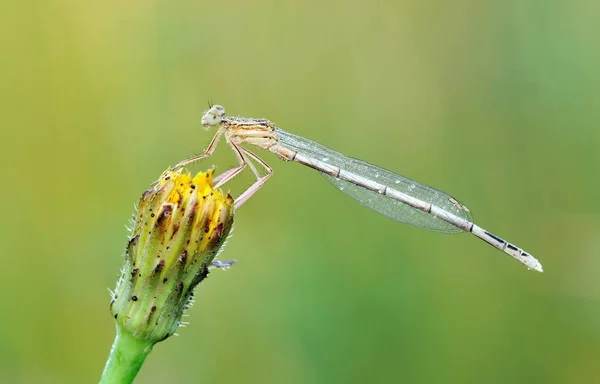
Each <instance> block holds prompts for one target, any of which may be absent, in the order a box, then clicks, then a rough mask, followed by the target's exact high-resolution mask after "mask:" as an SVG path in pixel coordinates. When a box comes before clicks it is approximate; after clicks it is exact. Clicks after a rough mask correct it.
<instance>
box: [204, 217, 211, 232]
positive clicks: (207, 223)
mask: <svg viewBox="0 0 600 384" xmlns="http://www.w3.org/2000/svg"><path fill="white" fill-rule="evenodd" d="M208 231H210V219H206V224H205V225H204V233H208Z"/></svg>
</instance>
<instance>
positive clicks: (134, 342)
mask: <svg viewBox="0 0 600 384" xmlns="http://www.w3.org/2000/svg"><path fill="white" fill-rule="evenodd" d="M154 343H155V342H154V341H149V340H141V339H137V338H135V337H133V336H132V335H131V334H130V333H129V332H127V331H125V330H123V329H121V327H119V326H117V336H116V337H115V341H114V343H113V345H112V348H111V350H110V355H109V356H108V360H107V361H106V366H105V367H104V372H102V378H101V379H100V384H113V383H131V382H133V379H134V378H135V376H136V375H137V373H138V371H139V370H140V368H141V367H142V364H143V363H144V360H145V359H146V356H148V354H149V353H150V352H151V351H152V347H153V346H154Z"/></svg>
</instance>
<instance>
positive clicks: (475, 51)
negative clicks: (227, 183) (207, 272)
mask: <svg viewBox="0 0 600 384" xmlns="http://www.w3.org/2000/svg"><path fill="white" fill-rule="evenodd" d="M599 12H600V3H598V2H593V1H589V0H587V1H586V0H581V1H570V2H563V1H554V0H545V1H542V0H538V1H534V0H531V1H517V0H509V1H495V2H492V1H486V2H481V1H473V0H472V1H466V0H463V1H460V0H459V1H452V2H447V1H417V0H407V1H397V2H388V1H383V0H379V1H371V2H366V1H365V2H360V1H354V2H348V1H339V2H333V1H330V2H327V1H293V2H281V1H256V2H246V1H221V2H202V1H179V2H167V1H151V2H149V1H130V2H126V3H123V2H120V1H104V2H82V1H75V0H63V1H60V0H56V1H8V2H3V3H2V5H0V32H1V33H0V36H2V37H1V38H0V39H2V40H3V41H2V48H1V49H2V50H1V57H0V69H1V70H0V79H1V83H0V84H1V89H0V111H1V113H0V119H1V124H2V127H1V132H2V133H1V139H2V151H0V153H1V156H2V158H1V166H2V173H3V175H4V176H3V182H2V188H1V189H0V193H1V196H0V197H1V198H2V202H3V208H2V210H3V217H2V221H1V222H0V228H1V231H0V246H1V247H2V248H1V252H2V267H1V268H0V284H1V288H2V316H1V317H0V318H1V320H0V321H1V323H0V325H1V327H0V341H1V342H0V381H1V382H4V383H40V382H47V383H65V382H74V383H75V382H81V383H83V382H96V381H97V380H98V379H99V377H100V373H101V371H102V368H103V365H104V362H105V359H106V357H107V355H108V351H109V348H110V345H111V343H112V339H113V336H114V325H113V321H112V318H111V317H110V314H109V310H108V304H109V294H108V290H107V289H108V288H111V289H112V288H114V285H115V281H116V277H117V274H118V271H119V268H120V265H121V256H122V251H123V249H124V247H125V243H126V240H127V231H126V229H125V225H126V224H127V223H128V220H129V217H130V215H131V214H132V211H133V203H134V202H135V201H136V200H137V198H138V197H139V195H140V194H141V192H142V191H143V190H144V189H145V188H147V187H148V186H149V184H150V183H151V182H152V181H153V180H154V179H156V178H157V177H158V176H159V175H160V173H161V172H162V171H163V170H164V169H166V168H167V167H168V166H169V165H172V164H174V163H176V162H177V161H179V160H181V159H183V158H185V157H188V156H190V155H192V154H195V153H199V152H201V151H202V150H203V149H204V147H205V146H206V145H207V144H208V142H209V140H210V138H211V134H212V133H213V132H210V133H208V132H205V131H204V130H202V129H201V126H200V117H201V116H202V113H203V111H204V110H205V109H206V108H207V104H208V103H207V101H208V99H209V98H210V99H211V100H212V101H213V102H215V103H219V104H222V105H224V106H225V107H226V108H227V110H228V112H229V113H230V114H232V115H243V116H249V117H268V118H269V119H271V120H272V121H274V122H276V123H277V124H278V125H279V126H280V127H282V128H283V129H285V130H287V131H290V132H293V133H296V134H300V135H303V136H306V137H309V138H312V139H314V140H317V141H319V142H321V143H323V144H325V145H328V146H330V147H333V148H335V149H337V150H339V151H341V152H343V153H346V154H348V155H351V156H354V157H359V158H362V159H365V160H367V161H369V162H372V163H375V164H378V165H380V166H382V167H385V168H388V169H391V170H394V171H396V172H399V173H401V174H403V175H405V176H408V177H411V178H414V179H417V180H419V181H421V182H423V183H426V184H429V185H432V186H434V187H436V188H439V189H441V190H443V191H446V192H448V193H451V194H453V195H454V196H456V197H457V198H458V199H460V200H461V201H462V202H464V203H465V204H467V205H468V206H469V208H470V209H471V211H472V212H474V216H475V219H476V222H477V223H478V224H480V225H481V226H483V227H484V228H486V229H489V230H490V231H492V232H494V233H497V234H498V235H500V236H502V237H504V238H506V239H508V240H509V241H512V242H514V243H516V244H517V245H519V246H521V247H523V248H525V249H526V250H527V251H529V252H531V253H532V254H534V255H535V256H537V257H538V258H539V259H540V261H541V262H542V263H543V265H544V269H545V271H546V272H544V273H543V274H538V273H534V272H528V271H527V270H526V269H525V268H524V267H523V266H522V265H520V264H519V263H517V262H515V261H514V260H512V259H510V258H509V257H508V256H506V255H504V254H503V253H501V252H499V251H497V250H494V249H493V248H491V247H489V246H487V245H485V244H483V243H482V242H480V241H477V240H476V239H474V238H473V237H472V236H468V235H462V236H445V235H441V234H437V233H434V232H428V231H424V230H421V229H418V228H414V227H411V226H407V225H403V224H400V223H396V222H393V221H391V220H389V219H387V218H385V217H382V216H379V215H377V214H375V213H373V212H371V211H369V210H367V209H365V208H363V207H361V206H360V205H358V204H357V203H355V202H354V201H352V200H351V199H350V198H348V197H346V196H344V195H343V194H340V193H339V192H338V191H336V190H335V188H333V187H331V186H330V185H329V184H328V183H327V182H326V180H325V179H324V178H323V177H321V176H320V175H319V174H318V173H316V172H314V171H312V170H310V169H308V168H305V167H302V166H300V165H298V164H292V163H284V162H281V161H279V160H278V159H277V158H276V157H275V156H273V155H271V154H268V153H261V155H262V157H263V158H264V159H265V160H266V161H268V162H269V163H270V165H271V166H272V167H273V168H274V169H275V176H274V177H273V178H271V180H270V181H269V182H268V183H267V185H266V186H265V187H264V188H263V189H262V190H261V191H260V192H259V193H258V194H257V195H256V196H255V197H253V198H252V199H251V200H250V201H249V202H248V203H247V204H246V205H245V206H244V207H243V208H242V209H241V210H239V211H238V213H237V219H236V227H235V231H234V235H233V237H232V238H231V239H230V241H229V244H228V246H227V248H226V249H225V251H224V252H223V253H222V254H221V256H220V258H221V259H223V260H226V259H231V258H235V259H237V260H238V264H237V265H235V267H234V268H232V269H230V270H229V271H227V272H221V271H215V272H214V273H213V274H211V278H210V279H208V280H207V281H206V282H205V283H204V284H203V285H202V286H201V287H200V289H199V290H198V291H197V302H196V305H195V306H194V307H193V308H192V310H191V311H190V312H189V314H190V317H189V318H188V320H189V321H190V322H191V324H190V326H188V327H187V328H183V329H181V330H180V332H179V334H180V335H181V337H179V338H171V339H169V340H167V341H165V342H164V343H161V344H159V345H157V347H156V348H155V351H154V352H153V353H152V354H151V355H150V356H149V358H148V360H147V361H146V364H145V365H144V367H143V368H142V371H141V373H140V375H139V376H138V382H140V383H164V382H177V383H192V382H205V383H364V382H373V383H389V382H405V383H466V382H485V383H507V382H528V383H591V382H598V381H600V366H599V365H598V360H599V359H600V280H599V278H598V274H599V272H600V259H599V258H598V254H599V252H600V238H599V236H598V234H599V231H600V203H599V199H598V196H599V191H600V185H599V181H598V168H599V166H600V155H598V152H597V151H598V146H599V144H600V132H599V127H600V71H599V70H598V68H600V45H599V44H598V36H599V34H600V24H598V14H599ZM218 152H219V153H218V154H217V156H216V157H215V159H213V160H210V161H208V162H206V163H204V164H203V165H202V167H204V168H208V167H210V166H211V165H212V164H215V165H216V166H218V169H221V170H223V169H225V168H226V167H227V166H231V165H233V164H234V158H233V156H232V155H231V153H230V151H229V150H228V149H227V148H226V146H225V145H222V146H220V147H219V150H218ZM243 182H244V183H246V184H247V183H249V182H250V178H249V177H247V176H246V179H244V181H243ZM242 187H243V186H242ZM239 191H240V190H239V189H238V188H237V187H236V189H235V190H234V192H239Z"/></svg>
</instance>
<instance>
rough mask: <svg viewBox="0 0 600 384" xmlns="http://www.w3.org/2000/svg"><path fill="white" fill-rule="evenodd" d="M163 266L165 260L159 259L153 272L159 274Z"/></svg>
mask: <svg viewBox="0 0 600 384" xmlns="http://www.w3.org/2000/svg"><path fill="white" fill-rule="evenodd" d="M164 267H165V261H164V260H161V261H159V262H158V264H157V265H156V268H154V274H155V275H156V274H159V273H160V271H162V270H163V268H164Z"/></svg>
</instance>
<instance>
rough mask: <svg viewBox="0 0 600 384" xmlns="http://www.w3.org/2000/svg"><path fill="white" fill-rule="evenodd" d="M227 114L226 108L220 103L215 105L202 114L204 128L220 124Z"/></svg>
mask: <svg viewBox="0 0 600 384" xmlns="http://www.w3.org/2000/svg"><path fill="white" fill-rule="evenodd" d="M223 116H225V108H223V107H222V106H220V105H213V106H212V107H211V108H210V109H209V110H208V111H207V112H206V113H205V114H204V116H202V126H203V127H204V128H210V127H212V126H214V125H219V124H220V123H221V121H223Z"/></svg>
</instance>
